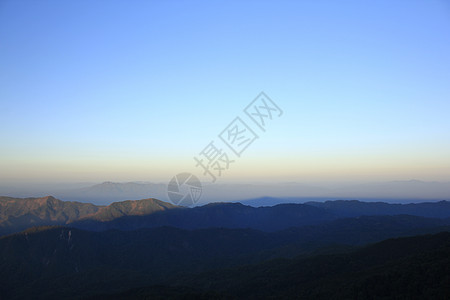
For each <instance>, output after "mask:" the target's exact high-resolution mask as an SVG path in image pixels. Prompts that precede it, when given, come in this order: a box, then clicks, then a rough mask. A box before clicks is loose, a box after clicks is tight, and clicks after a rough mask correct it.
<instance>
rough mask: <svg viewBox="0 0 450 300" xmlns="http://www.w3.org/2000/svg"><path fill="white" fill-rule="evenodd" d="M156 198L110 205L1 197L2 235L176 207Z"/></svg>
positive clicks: (0, 228) (47, 197) (0, 225)
mask: <svg viewBox="0 0 450 300" xmlns="http://www.w3.org/2000/svg"><path fill="white" fill-rule="evenodd" d="M175 207H176V206H175V205H172V204H170V203H166V202H162V201H159V200H156V199H143V200H136V201H123V202H116V203H112V204H111V205H108V206H97V205H93V204H90V203H81V202H68V201H61V200H58V199H56V198H54V197H52V196H46V197H41V198H11V197H0V235H4V234H9V233H13V232H18V231H21V230H24V229H26V228H29V227H33V226H40V225H64V224H68V223H71V222H73V221H76V220H82V219H87V218H89V219H92V220H99V221H108V220H113V219H115V218H119V217H123V216H128V215H143V214H151V213H153V212H157V211H162V210H166V209H170V208H175Z"/></svg>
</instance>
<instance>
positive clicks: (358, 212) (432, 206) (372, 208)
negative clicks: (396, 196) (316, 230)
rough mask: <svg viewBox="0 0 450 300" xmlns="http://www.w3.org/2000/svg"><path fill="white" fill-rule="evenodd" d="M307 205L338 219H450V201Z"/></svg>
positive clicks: (345, 202)
mask: <svg viewBox="0 0 450 300" xmlns="http://www.w3.org/2000/svg"><path fill="white" fill-rule="evenodd" d="M305 204H307V205H311V206H314V207H317V208H322V209H325V210H326V211H328V212H330V213H332V214H334V215H336V216H338V217H356V216H362V215H367V216H368V215H371V216H376V215H400V214H406V215H412V216H422V217H429V218H448V217H450V201H439V202H424V203H409V204H388V203H385V202H362V201H357V200H337V201H325V202H306V203H305Z"/></svg>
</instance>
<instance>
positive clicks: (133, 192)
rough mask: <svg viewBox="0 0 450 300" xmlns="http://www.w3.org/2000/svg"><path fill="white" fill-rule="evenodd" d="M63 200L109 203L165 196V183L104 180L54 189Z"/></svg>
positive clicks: (162, 197)
mask: <svg viewBox="0 0 450 300" xmlns="http://www.w3.org/2000/svg"><path fill="white" fill-rule="evenodd" d="M55 194H56V195H57V196H58V197H59V198H61V199H65V200H76V199H83V200H84V201H89V202H94V203H104V204H110V203H111V202H112V201H117V202H118V201H124V200H139V199H146V198H149V197H150V196H152V197H154V198H158V199H165V198H167V185H166V184H162V183H139V182H123V183H120V182H111V181H106V182H103V183H100V184H95V185H92V186H87V187H82V188H76V189H65V190H58V191H55Z"/></svg>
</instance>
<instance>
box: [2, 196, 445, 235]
mask: <svg viewBox="0 0 450 300" xmlns="http://www.w3.org/2000/svg"><path fill="white" fill-rule="evenodd" d="M401 214H405V215H411V216H420V217H428V218H450V202H448V201H440V202H427V203H418V204H388V203H383V202H361V201H356V200H353V201H326V202H307V203H304V204H279V205H275V206H271V207H251V206H247V205H243V204H241V203H211V204H207V205H204V206H198V207H194V208H185V207H180V206H176V205H173V204H170V203H167V202H163V201H160V200H157V199H143V200H127V201H121V202H114V203H112V204H110V205H108V206H97V205H94V204H89V203H82V202H68V201H61V200H58V199H56V198H54V197H52V196H46V197H41V198H10V197H0V235H5V234H10V233H14V232H18V231H21V230H24V229H26V228H29V227H32V226H43V225H68V224H70V226H72V227H75V228H80V229H86V230H95V231H101V230H108V229H121V230H134V229H139V228H153V227H161V226H171V227H177V228H182V229H199V228H210V227H222V228H252V229H257V230H263V231H276V230H282V229H286V228H289V227H298V226H306V225H316V224H321V223H324V222H328V221H333V220H336V219H339V218H345V217H358V216H364V215H401Z"/></svg>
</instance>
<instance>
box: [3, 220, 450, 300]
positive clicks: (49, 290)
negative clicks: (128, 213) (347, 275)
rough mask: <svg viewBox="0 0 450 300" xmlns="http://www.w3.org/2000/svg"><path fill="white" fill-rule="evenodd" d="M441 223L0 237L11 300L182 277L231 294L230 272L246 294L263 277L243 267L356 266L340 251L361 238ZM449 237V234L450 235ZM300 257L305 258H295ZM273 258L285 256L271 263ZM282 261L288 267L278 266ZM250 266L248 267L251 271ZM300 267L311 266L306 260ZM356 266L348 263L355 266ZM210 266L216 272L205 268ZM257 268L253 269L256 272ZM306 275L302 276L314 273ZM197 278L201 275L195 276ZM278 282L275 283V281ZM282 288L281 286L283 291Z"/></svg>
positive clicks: (285, 273) (68, 231)
mask: <svg viewBox="0 0 450 300" xmlns="http://www.w3.org/2000/svg"><path fill="white" fill-rule="evenodd" d="M442 222H443V221H442V220H439V219H426V218H421V217H412V216H379V217H360V218H351V219H341V220H337V221H333V222H332V223H329V224H321V225H316V226H306V227H299V228H290V229H287V230H282V231H278V232H271V233H268V232H263V231H258V230H254V229H225V228H210V229H198V230H183V229H178V228H171V227H160V228H153V229H140V230H135V231H118V230H111V231H105V232H90V231H84V230H79V229H75V228H67V227H40V228H32V229H29V230H27V231H25V232H22V233H17V234H14V235H10V236H6V237H3V238H0V257H1V259H0V278H2V285H1V287H0V293H1V295H2V296H3V298H5V299H25V298H29V297H33V298H38V299H48V298H68V297H73V295H76V297H78V296H80V297H85V296H94V295H96V294H111V293H122V292H124V291H126V290H129V289H132V288H138V287H142V286H154V285H159V286H164V288H162V292H163V291H164V292H171V291H172V288H171V286H172V284H173V283H175V285H176V286H177V287H176V288H175V291H180V289H181V291H183V287H188V288H189V289H188V290H186V292H187V293H188V292H189V293H190V292H191V290H192V289H193V288H194V289H197V288H198V287H202V290H201V293H202V294H203V292H205V293H207V294H208V295H209V294H210V293H212V294H211V295H213V294H217V293H218V294H219V295H224V296H229V295H228V291H227V290H226V289H221V288H219V286H220V285H221V284H222V283H221V282H220V280H225V279H224V278H228V279H227V280H226V281H227V284H230V285H231V286H230V288H232V289H233V290H234V289H235V287H233V286H232V285H233V284H236V285H242V284H243V282H247V281H248V280H249V281H248V282H249V285H247V289H248V290H242V291H241V292H239V293H242V294H243V295H246V297H247V296H251V295H253V294H255V295H259V293H258V292H257V291H256V290H252V287H254V286H255V284H256V283H257V282H255V283H252V281H251V279H252V277H248V278H247V277H244V278H242V274H243V273H246V274H248V275H249V276H256V278H257V275H258V274H259V273H260V271H261V269H259V268H265V266H269V269H268V271H267V272H269V273H268V274H270V272H279V273H274V274H273V278H272V276H270V277H271V278H272V280H274V282H277V280H278V281H280V282H279V283H278V284H281V281H282V280H285V278H287V280H288V281H287V282H289V280H290V279H289V278H290V277H292V276H297V275H296V274H295V270H297V267H292V268H293V269H290V268H291V266H295V265H296V264H297V263H299V262H302V263H301V264H306V266H308V264H309V263H310V261H309V260H306V262H303V259H305V257H311V256H314V255H316V254H320V253H322V254H323V253H335V254H334V255H332V256H326V257H328V258H326V259H327V260H330V261H329V262H326V263H324V264H323V265H320V267H318V269H317V270H316V271H319V270H322V269H325V270H327V268H328V267H327V264H330V266H333V264H334V262H333V260H334V259H335V258H336V259H338V260H337V262H336V264H337V266H336V267H335V269H333V270H334V271H336V270H337V269H339V268H340V266H342V265H344V264H350V265H351V264H352V263H353V262H352V261H351V260H352V259H353V257H354V256H340V255H337V253H346V252H349V251H353V250H355V249H358V247H361V246H362V245H365V244H368V243H373V242H378V241H381V240H383V239H386V238H390V237H397V236H411V235H414V234H421V233H436V232H440V231H449V230H450V224H448V223H447V225H443V224H444V223H442ZM443 236H444V237H445V239H444V240H445V241H447V240H448V239H447V237H448V236H447V235H443ZM436 239H437V240H440V239H441V238H436ZM408 245H409V246H411V245H413V243H412V242H411V243H410V244H408ZM426 245H427V244H426V243H425V244H421V243H420V244H418V245H416V246H414V247H410V248H411V249H406V250H407V251H406V252H405V253H403V251H404V249H405V248H399V249H398V250H396V251H394V250H393V248H392V249H391V248H389V251H391V252H392V253H391V254H389V253H388V254H386V255H387V257H389V256H390V255H394V256H395V257H397V256H401V255H403V254H405V255H409V254H408V253H409V252H408V251H412V250H414V249H419V250H420V249H422V248H423V247H426ZM394 248H395V247H394ZM406 248H407V247H406ZM376 249H381V250H380V251H381V252H380V253H377V252H376V251H375V250H374V251H373V252H370V251H369V252H368V253H372V254H371V255H372V256H374V257H372V258H370V259H369V260H368V261H367V262H374V261H376V260H375V258H376V257H378V256H380V255H382V254H383V253H385V250H382V249H383V248H376ZM426 249H428V248H426ZM421 251H422V250H421ZM336 255H337V256H336ZM352 255H353V254H352ZM383 255H385V254H383ZM299 256H300V257H299ZM293 257H298V258H297V259H295V260H290V259H289V258H293ZM343 257H344V258H343ZM345 257H347V258H346V259H347V260H344V262H345V263H344V262H342V260H343V259H345ZM405 257H406V256H405ZM273 259H281V260H276V261H272V262H270V261H271V260H273ZM286 259H288V260H286ZM308 259H309V258H308ZM311 259H312V258H311ZM316 259H317V258H316ZM322 259H325V258H321V259H320V260H322ZM268 261H269V262H268ZM312 261H314V260H312ZM357 262H358V261H357ZM249 264H251V265H253V266H247V267H245V268H244V267H243V268H244V269H237V271H236V270H235V271H233V270H234V269H233V268H236V267H239V266H244V265H249ZM266 264H268V265H266ZM280 267H282V269H278V268H280ZM229 268H231V269H229ZM247 268H249V269H248V270H249V272H247V271H245V272H244V271H243V270H247ZM283 268H284V269H283ZM227 269H228V270H227ZM301 269H302V270H303V269H304V267H303V265H302V267H301ZM277 270H278V271H277ZM305 270H308V269H305ZM345 270H346V269H345ZM351 270H353V269H348V271H349V272H350V271H351ZM316 271H313V269H309V271H308V272H312V273H308V272H307V271H304V272H306V273H305V274H310V275H311V276H313V277H312V278H316V279H317V280H318V279H319V278H321V276H322V275H323V274H327V273H328V272H329V271H320V272H319V273H318V275H317V276H316V275H314V274H315V273H314V272H316ZM330 271H332V270H330ZM204 272H213V273H206V275H201V274H204ZM215 272H218V273H215ZM222 272H224V273H223V274H222ZM228 272H231V273H228ZM252 272H254V275H251V274H252ZM293 272H294V273H293ZM302 272H303V271H302ZM322 272H325V273H322ZM336 272H337V271H336ZM240 273H242V274H241V275H239V274H240ZM183 274H190V275H187V276H184V275H183ZM211 274H219V275H217V276H216V275H211ZM302 274H303V273H302ZM305 274H303V275H302V276H303V277H308V276H309V275H308V276H307V275H305ZM321 274H322V275H321ZM300 275H301V274H300ZM300 275H299V276H300ZM211 276H213V277H211ZM258 276H259V275H258ZM314 276H316V277H314ZM327 276H328V275H327ZM192 278H198V281H192V282H191V280H192ZM208 278H216V279H214V280H217V285H214V284H213V283H214V281H212V282H209V279H208ZM282 278H283V279H282ZM240 280H242V281H240ZM255 280H257V281H259V280H260V279H255ZM264 280H267V281H270V280H269V277H267V278H263V279H261V283H264V285H265V286H266V287H269V286H270V285H268V283H267V282H265V281H264ZM305 280H306V279H305ZM308 280H309V279H308ZM228 281H229V282H228ZM233 282H234V283H233ZM239 282H240V283H239ZM308 282H309V281H308ZM224 286H227V285H224ZM210 287H211V288H210ZM241 288H242V287H241ZM272 288H273V289H276V286H275V287H272ZM152 290H153V289H152ZM235 290H236V291H238V290H239V289H235ZM283 290H284V288H283ZM192 292H195V293H196V292H197V291H192ZM183 293H184V292H183ZM277 293H281V290H280V291H278V292H277ZM280 295H281V294H280ZM230 296H233V297H234V296H240V295H239V294H231V295H230Z"/></svg>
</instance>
